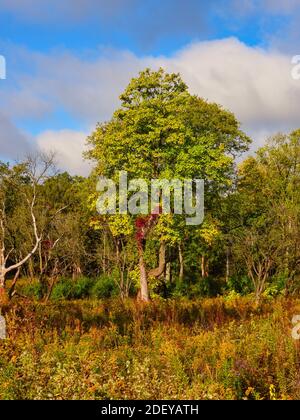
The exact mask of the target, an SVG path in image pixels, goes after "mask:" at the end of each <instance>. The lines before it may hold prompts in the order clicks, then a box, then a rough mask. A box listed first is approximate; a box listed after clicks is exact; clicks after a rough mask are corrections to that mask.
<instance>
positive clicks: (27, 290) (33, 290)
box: [20, 283, 43, 299]
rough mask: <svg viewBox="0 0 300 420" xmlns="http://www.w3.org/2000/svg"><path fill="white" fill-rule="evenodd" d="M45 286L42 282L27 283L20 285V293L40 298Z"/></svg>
mask: <svg viewBox="0 0 300 420" xmlns="http://www.w3.org/2000/svg"><path fill="white" fill-rule="evenodd" d="M42 289H43V287H42V285H41V284H40V283H30V284H25V285H23V286H21V287H20V293H21V294H24V295H25V296H28V297H32V298H35V299H40V298H41V297H42V294H43V290H42Z"/></svg>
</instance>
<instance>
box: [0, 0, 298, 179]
mask: <svg viewBox="0 0 300 420" xmlns="http://www.w3.org/2000/svg"><path fill="white" fill-rule="evenodd" d="M299 18H300V2H299V1H298V0H285V1H281V0H265V1H258V0H226V1H225V0H211V1H209V2H208V1H201V0H197V1H196V0H163V1H162V0H160V1H158V0H145V1H138V0H110V1H107V0H60V1H59V0H52V1H50V0H44V1H40V0H0V55H3V56H5V58H6V61H7V79H6V80H0V158H2V159H4V160H14V159H19V158H22V155H24V153H26V151H28V150H32V149H45V150H49V149H50V148H53V149H56V150H57V152H58V155H59V159H58V160H59V161H60V163H61V166H62V167H64V168H63V169H68V170H70V171H71V172H72V173H87V171H88V166H87V164H86V163H84V162H82V159H81V152H82V150H83V148H84V139H85V137H86V135H88V133H89V132H90V131H91V130H92V129H93V127H94V126H95V124H96V123H97V121H103V120H105V119H108V118H109V117H110V115H111V113H112V111H113V109H114V108H115V107H116V106H117V105H118V95H119V94H120V93H121V91H122V89H124V87H125V86H126V84H127V83H128V82H129V80H130V78H131V77H134V76H136V75H137V73H138V71H139V70H141V69H142V68H144V67H146V66H151V67H153V68H156V67H158V66H160V65H162V66H163V67H165V68H166V69H167V70H168V71H169V70H170V71H180V72H181V73H182V76H183V78H184V79H185V80H186V81H187V83H188V85H189V86H190V89H191V91H192V92H193V93H197V94H199V95H200V96H204V97H205V98H206V99H208V100H212V101H216V102H218V103H220V104H221V105H223V106H224V107H225V108H229V109H231V110H232V111H234V112H235V113H236V114H237V117H238V118H239V119H240V121H241V123H242V127H243V128H244V129H245V131H247V133H248V134H250V135H252V137H253V140H254V145H255V147H257V146H259V145H260V144H261V143H262V142H263V140H264V138H265V137H267V136H268V135H270V134H272V133H274V132H276V131H278V130H282V131H284V130H290V129H293V128H295V127H296V126H297V124H298V121H299V116H300V114H299V111H297V108H299V107H298V106H297V105H298V103H299V100H300V91H299V84H300V82H298V83H296V82H295V81H294V80H292V78H291V76H290V63H291V57H292V56H293V55H296V54H300V30H299V28H298V26H299V25H298V22H299ZM282 108H284V109H282Z"/></svg>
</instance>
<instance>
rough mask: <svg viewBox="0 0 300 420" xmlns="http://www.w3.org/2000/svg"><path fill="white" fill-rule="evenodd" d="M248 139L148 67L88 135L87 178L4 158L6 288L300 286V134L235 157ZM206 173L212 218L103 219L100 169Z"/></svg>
mask: <svg viewBox="0 0 300 420" xmlns="http://www.w3.org/2000/svg"><path fill="white" fill-rule="evenodd" d="M250 143H251V139H250V138H249V137H248V136H247V135H246V134H245V133H244V132H243V131H242V130H241V128H240V124H239V122H238V121H237V119H236V117H235V116H234V115H233V114H232V113H231V112H229V111H227V110H224V109H223V108H222V107H221V106H220V105H217V104H215V103H209V102H207V101H206V100H204V99H202V98H200V97H198V96H196V95H191V94H190V93H189V91H188V87H187V86H186V84H185V83H184V82H183V80H182V78H181V76H180V75H179V74H168V73H166V72H164V70H162V69H160V70H158V71H152V70H150V69H146V70H145V71H143V72H141V73H140V74H139V76H138V77H137V78H134V79H132V81H131V82H130V83H129V85H128V87H127V88H126V90H125V91H124V93H123V94H122V95H121V96H120V106H119V108H118V109H117V110H116V111H115V112H114V114H113V116H112V118H111V119H110V120H109V121H107V122H105V123H101V124H98V125H97V127H96V128H95V130H94V132H93V133H92V134H91V135H90V136H89V138H88V139H87V144H88V152H86V154H85V158H87V159H90V160H92V161H93V163H94V167H93V170H92V172H91V174H90V175H89V176H88V177H79V176H71V175H69V174H68V173H66V172H63V173H62V172H59V171H57V170H56V168H55V156H54V155H43V154H39V155H36V156H30V157H28V158H27V159H24V161H23V162H21V163H18V164H15V165H9V164H7V163H4V162H3V163H1V165H0V200H1V208H0V293H1V296H2V298H4V296H5V298H7V297H8V298H11V297H13V296H15V295H18V290H17V287H16V286H17V284H18V279H19V278H23V279H25V280H26V281H28V282H33V281H34V282H37V283H38V284H39V285H40V293H41V297H42V298H43V299H49V298H50V297H51V293H52V290H53V287H54V286H55V284H56V283H57V282H59V280H60V278H62V277H65V278H71V279H74V281H75V279H76V278H78V277H80V276H87V277H89V278H91V279H96V278H104V277H105V276H106V277H107V276H110V278H111V279H112V280H113V282H114V284H115V288H116V290H117V291H118V293H119V294H120V295H121V296H122V297H123V298H125V297H127V296H130V295H136V294H137V293H138V294H139V297H140V298H141V299H142V300H144V301H148V300H149V299H150V297H151V295H159V296H162V297H169V296H178V295H180V296H181V295H183V296H185V295H186V296H189V297H193V296H194V295H211V296H213V295H217V294H221V293H228V292H230V291H231V292H232V293H253V294H254V295H255V297H256V299H259V298H260V297H261V296H262V295H263V294H264V293H269V294H270V295H273V294H278V293H286V294H287V293H297V292H298V291H299V286H300V284H299V262H300V242H299V239H298V238H299V226H300V224H299V221H300V218H299V216H300V215H299V209H300V203H299V200H300V194H299V181H300V166H299V165H300V130H296V131H293V132H291V133H289V134H277V135H275V136H273V137H272V138H270V139H268V140H267V141H266V145H265V146H264V147H262V148H260V149H259V150H258V151H257V152H256V154H255V155H254V156H248V157H246V158H244V160H243V161H242V163H240V164H237V163H236V161H237V157H240V156H241V155H242V154H243V153H245V152H246V151H247V150H248V148H249V145H250ZM122 170H125V171H127V173H128V177H129V179H133V178H135V179H136V178H142V179H145V180H148V181H149V182H150V181H151V179H175V178H176V179H182V180H183V179H186V178H189V179H194V178H199V177H200V178H202V179H204V181H205V218H204V221H203V223H202V224H201V225H199V226H187V225H186V223H185V217H184V216H182V215H177V214H172V213H171V214H168V215H167V214H155V215H154V214H150V215H148V216H147V215H144V216H132V215H129V214H116V215H109V214H108V215H99V214H98V213H97V209H96V203H97V198H98V193H97V190H96V185H97V180H98V178H99V176H105V177H108V178H110V179H113V180H116V179H117V177H118V174H119V171H122Z"/></svg>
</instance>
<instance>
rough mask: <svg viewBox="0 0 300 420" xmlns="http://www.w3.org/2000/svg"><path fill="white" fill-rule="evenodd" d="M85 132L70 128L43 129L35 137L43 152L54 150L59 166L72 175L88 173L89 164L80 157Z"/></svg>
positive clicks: (83, 145)
mask: <svg viewBox="0 0 300 420" xmlns="http://www.w3.org/2000/svg"><path fill="white" fill-rule="evenodd" d="M86 136H87V135H86V133H83V132H77V131H72V130H60V131H45V132H43V133H42V134H40V135H39V136H37V138H36V143H37V146H38V148H39V149H40V150H41V151H43V152H54V153H55V157H56V162H57V165H58V167H59V168H62V169H64V170H67V171H68V172H69V173H70V174H72V175H78V174H81V175H88V174H89V172H90V170H91V166H90V164H89V163H88V162H86V161H84V160H83V159H82V152H83V150H84V148H85V139H86Z"/></svg>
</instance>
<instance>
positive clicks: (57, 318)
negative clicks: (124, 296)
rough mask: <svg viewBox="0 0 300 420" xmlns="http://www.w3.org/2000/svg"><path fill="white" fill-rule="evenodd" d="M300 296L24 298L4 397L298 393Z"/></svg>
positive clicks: (4, 361)
mask: <svg viewBox="0 0 300 420" xmlns="http://www.w3.org/2000/svg"><path fill="white" fill-rule="evenodd" d="M295 314H300V300H289V299H283V298H282V299H278V300H271V301H265V302H263V303H262V304H261V305H260V306H256V305H255V304H254V303H253V301H252V300H251V299H250V298H248V297H245V298H237V299H227V300H226V299H225V298H216V299H205V300H199V301H185V300H170V301H154V302H152V303H151V304H150V305H146V306H145V305H140V304H137V303H136V302H135V301H131V300H128V301H126V302H121V301H119V300H117V299H114V300H107V301H92V300H86V301H74V302H65V301H64V302H60V303H49V304H47V305H43V304H41V303H30V302H18V303H16V302H15V303H13V304H12V306H11V307H10V308H7V311H6V314H5V316H6V318H7V323H8V333H9V338H8V339H7V340H4V341H0V399H177V398H178V399H299V398H300V370H299V361H300V358H299V349H300V347H299V346H300V344H299V342H298V341H295V340H294V339H293V338H292V336H291V329H292V324H291V319H292V317H293V315H295Z"/></svg>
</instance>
